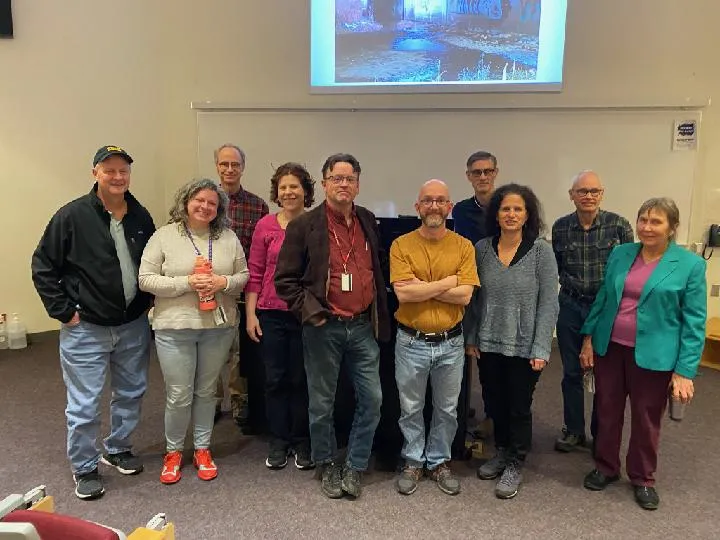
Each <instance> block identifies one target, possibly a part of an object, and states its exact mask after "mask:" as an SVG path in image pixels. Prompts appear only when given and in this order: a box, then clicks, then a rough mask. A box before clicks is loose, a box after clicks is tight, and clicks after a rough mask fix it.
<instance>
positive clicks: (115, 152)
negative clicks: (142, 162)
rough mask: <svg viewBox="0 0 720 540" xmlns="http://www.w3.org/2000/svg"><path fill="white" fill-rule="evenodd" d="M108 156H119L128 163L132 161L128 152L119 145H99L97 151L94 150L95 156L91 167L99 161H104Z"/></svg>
mask: <svg viewBox="0 0 720 540" xmlns="http://www.w3.org/2000/svg"><path fill="white" fill-rule="evenodd" d="M110 156H121V157H122V158H124V159H125V161H127V162H128V163H132V162H133V158H131V157H130V154H128V153H127V152H126V151H125V150H123V149H122V148H120V147H119V146H101V147H100V148H99V149H98V151H97V152H95V157H94V158H93V167H94V166H95V165H97V164H98V163H100V162H101V161H105V160H106V159H107V158H109V157H110Z"/></svg>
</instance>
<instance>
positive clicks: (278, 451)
mask: <svg viewBox="0 0 720 540" xmlns="http://www.w3.org/2000/svg"><path fill="white" fill-rule="evenodd" d="M288 453H289V448H288V445H287V444H285V443H284V442H283V441H272V442H271V443H270V451H269V452H268V457H267V458H266V459H265V466H266V467H267V468H268V469H282V468H284V467H285V465H287V458H288Z"/></svg>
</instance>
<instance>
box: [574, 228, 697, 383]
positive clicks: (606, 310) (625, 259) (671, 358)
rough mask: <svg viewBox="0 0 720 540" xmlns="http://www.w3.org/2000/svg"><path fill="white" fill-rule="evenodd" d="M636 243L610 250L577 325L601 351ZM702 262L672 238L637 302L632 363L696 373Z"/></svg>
mask: <svg viewBox="0 0 720 540" xmlns="http://www.w3.org/2000/svg"><path fill="white" fill-rule="evenodd" d="M641 247H642V246H641V244H640V243H639V242H636V243H634V244H622V245H619V246H616V247H615V248H614V249H613V250H612V252H611V253H610V257H609V258H608V262H607V265H606V267H605V280H604V281H603V284H602V286H601V287H600V290H599V291H598V294H597V296H596V297H595V302H594V303H593V305H592V308H591V309H590V313H589V314H588V317H587V319H586V320H585V324H584V325H583V327H582V334H583V335H591V336H592V344H593V349H594V351H595V352H596V353H597V354H599V355H601V356H604V355H605V354H606V353H607V349H608V344H609V343H610V334H612V329H613V324H614V322H615V317H616V315H617V312H618V307H619V306H620V300H621V298H622V294H623V289H624V288H625V278H626V277H627V275H628V272H629V271H630V267H631V266H632V264H633V262H634V261H635V258H636V257H637V256H638V253H639V252H640V248H641ZM705 267H706V263H705V260H704V259H703V258H702V257H699V256H698V255H696V254H694V253H691V252H689V251H688V250H686V249H683V248H681V247H680V246H678V245H677V244H676V243H675V242H671V243H670V245H669V246H668V248H667V251H665V254H664V255H663V256H662V258H661V259H660V261H659V262H658V265H657V266H656V267H655V270H654V271H653V273H652V274H651V275H650V278H649V279H648V280H647V283H645V286H644V287H643V290H642V293H641V294H640V300H639V301H638V307H637V334H636V336H635V340H636V341H635V363H636V364H637V365H638V366H640V367H641V368H645V369H651V370H653V371H674V372H675V373H677V374H678V375H682V376H683V377H688V378H691V379H692V378H693V377H695V374H696V373H697V368H698V365H699V364H700V356H701V355H702V351H703V347H704V345H705V319H706V317H707V293H706V289H707V284H706V281H705Z"/></svg>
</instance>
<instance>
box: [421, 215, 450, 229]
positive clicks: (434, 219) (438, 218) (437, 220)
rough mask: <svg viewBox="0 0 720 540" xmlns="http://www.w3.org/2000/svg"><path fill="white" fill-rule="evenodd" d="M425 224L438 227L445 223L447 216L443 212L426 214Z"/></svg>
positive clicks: (433, 227) (423, 218)
mask: <svg viewBox="0 0 720 540" xmlns="http://www.w3.org/2000/svg"><path fill="white" fill-rule="evenodd" d="M422 222H423V225H425V226H426V227H430V228H431V229H437V228H438V227H442V226H443V225H444V224H445V216H443V215H442V214H426V215H424V216H422Z"/></svg>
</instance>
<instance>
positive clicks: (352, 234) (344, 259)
mask: <svg viewBox="0 0 720 540" xmlns="http://www.w3.org/2000/svg"><path fill="white" fill-rule="evenodd" d="M356 229H357V219H353V228H352V231H351V232H350V249H349V250H348V252H347V255H343V252H342V247H340V239H339V238H338V235H337V233H336V232H335V227H333V226H332V225H330V230H331V231H332V233H333V236H334V237H335V243H336V244H337V247H338V251H339V252H340V260H341V261H342V267H343V273H345V274H347V263H348V261H349V260H350V255H351V254H352V252H353V250H354V249H355V230H356Z"/></svg>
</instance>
